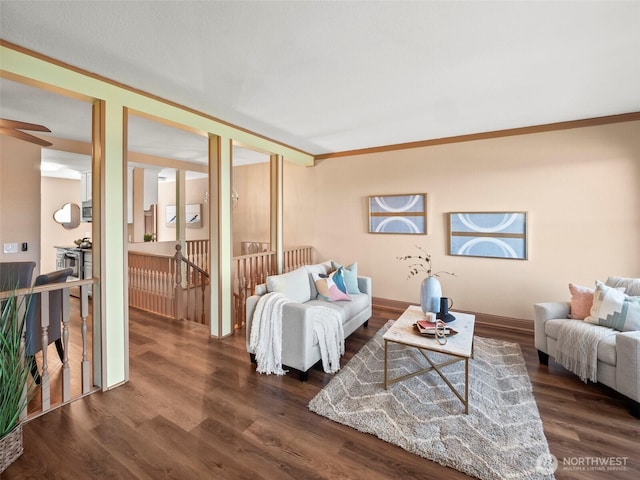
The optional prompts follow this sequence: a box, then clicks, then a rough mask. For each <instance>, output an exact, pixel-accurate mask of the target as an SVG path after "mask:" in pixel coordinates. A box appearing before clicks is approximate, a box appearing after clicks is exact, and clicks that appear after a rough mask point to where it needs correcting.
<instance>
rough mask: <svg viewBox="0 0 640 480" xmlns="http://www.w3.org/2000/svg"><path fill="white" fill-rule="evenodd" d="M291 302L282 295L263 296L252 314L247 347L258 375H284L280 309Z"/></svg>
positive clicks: (268, 294) (276, 293)
mask: <svg viewBox="0 0 640 480" xmlns="http://www.w3.org/2000/svg"><path fill="white" fill-rule="evenodd" d="M290 302H293V300H289V299H288V298H286V297H285V296H284V295H283V294H282V293H278V292H271V293H267V294H266V295H263V296H262V297H261V298H260V300H258V304H257V305H256V310H255V312H253V320H252V323H251V336H250V337H249V346H250V347H251V350H253V352H254V353H255V355H256V361H257V363H258V368H257V369H256V370H257V371H258V372H260V373H266V374H271V373H274V374H276V375H284V374H285V373H287V372H286V370H283V369H282V307H283V306H284V305H285V304H287V303H290Z"/></svg>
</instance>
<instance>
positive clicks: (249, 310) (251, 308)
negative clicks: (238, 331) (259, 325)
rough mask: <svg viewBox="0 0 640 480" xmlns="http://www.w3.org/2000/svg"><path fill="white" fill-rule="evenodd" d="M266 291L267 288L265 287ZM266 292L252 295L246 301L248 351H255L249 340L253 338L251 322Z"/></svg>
mask: <svg viewBox="0 0 640 480" xmlns="http://www.w3.org/2000/svg"><path fill="white" fill-rule="evenodd" d="M256 291H257V290H256ZM265 291H266V289H265ZM262 295H264V294H257V295H251V296H250V297H249V298H247V300H246V301H245V306H244V312H245V317H244V318H245V337H246V342H247V352H249V353H254V352H253V350H251V347H250V346H249V342H250V339H251V324H252V322H253V312H255V311H256V306H257V305H258V302H259V301H260V297H262Z"/></svg>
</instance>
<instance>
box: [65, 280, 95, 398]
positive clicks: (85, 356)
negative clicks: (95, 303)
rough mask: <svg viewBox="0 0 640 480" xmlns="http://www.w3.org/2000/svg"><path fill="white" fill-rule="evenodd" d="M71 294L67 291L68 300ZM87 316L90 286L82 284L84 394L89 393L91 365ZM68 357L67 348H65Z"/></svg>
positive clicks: (81, 314)
mask: <svg viewBox="0 0 640 480" xmlns="http://www.w3.org/2000/svg"><path fill="white" fill-rule="evenodd" d="M68 300H69V294H68V292H67V302H68ZM87 318H89V287H88V286H86V285H81V286H80V319H81V322H82V323H81V327H80V329H81V332H82V394H83V395H84V394H86V393H89V390H90V388H91V385H90V373H91V365H90V364H89V355H88V353H87ZM65 357H66V349H65Z"/></svg>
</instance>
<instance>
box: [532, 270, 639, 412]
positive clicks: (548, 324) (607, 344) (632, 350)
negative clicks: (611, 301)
mask: <svg viewBox="0 0 640 480" xmlns="http://www.w3.org/2000/svg"><path fill="white" fill-rule="evenodd" d="M605 285H607V286H609V287H615V288H619V287H624V288H625V289H626V293H627V294H628V295H630V296H639V295H640V279H633V278H620V277H609V279H608V280H607V282H606V283H605ZM534 309H535V324H534V336H535V346H536V348H537V350H538V358H539V360H540V363H542V364H543V365H547V364H548V361H549V357H552V358H554V357H555V356H556V346H557V340H558V332H559V330H560V325H561V324H562V323H563V322H582V321H583V320H579V319H571V318H569V317H570V315H571V302H547V303H537V304H535V306H534ZM597 356H598V370H597V381H598V382H599V383H602V384H604V385H607V386H608V387H611V388H613V389H614V390H616V391H618V392H620V393H622V394H623V395H625V396H627V397H628V398H629V399H630V401H631V403H630V412H631V414H632V415H633V416H634V417H637V418H640V403H639V402H640V331H620V332H616V333H615V334H614V335H610V336H607V337H605V338H603V339H602V340H600V342H599V343H598V347H597Z"/></svg>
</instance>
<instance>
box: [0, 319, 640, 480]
mask: <svg viewBox="0 0 640 480" xmlns="http://www.w3.org/2000/svg"><path fill="white" fill-rule="evenodd" d="M395 317H397V314H395ZM395 317H394V314H390V313H389V312H384V311H381V310H379V309H378V310H377V311H376V312H375V315H374V317H373V318H372V319H371V320H370V322H369V328H360V329H358V330H357V331H356V332H355V333H354V334H353V335H351V337H349V339H348V341H347V345H346V347H347V352H346V354H345V356H344V358H343V362H342V364H343V365H344V364H345V363H346V362H347V361H348V360H349V359H350V358H351V357H352V356H353V355H354V354H355V353H356V352H357V351H358V350H359V349H360V348H361V347H362V346H363V345H364V344H365V343H366V342H367V341H368V340H369V339H370V338H371V337H372V336H373V335H374V334H375V332H376V331H377V330H378V329H379V328H380V327H381V326H382V325H383V324H384V323H386V321H387V319H388V318H395ZM203 328H204V327H202V326H201V325H195V324H189V323H186V322H176V321H171V320H166V319H163V318H160V317H155V316H153V315H149V314H147V313H142V312H140V311H136V310H131V318H130V347H131V360H130V362H131V380H130V382H128V383H127V384H125V385H123V386H121V387H118V388H115V389H113V390H111V391H108V392H105V393H96V394H94V395H91V396H89V397H86V398H83V399H80V400H78V401H76V402H74V403H72V404H70V405H66V406H64V407H62V408H61V409H58V410H56V411H54V412H53V413H50V414H47V415H45V416H42V417H40V418H36V419H34V420H32V421H30V422H29V423H28V424H26V425H25V427H24V444H25V452H24V454H23V455H22V456H21V457H20V459H19V460H18V461H17V462H16V463H14V464H13V465H12V466H11V467H9V469H8V470H7V471H5V472H4V473H3V474H2V479H3V480H13V479H43V478H46V479H74V480H75V479H102V478H109V479H154V480H155V479H164V478H168V479H180V480H185V479H199V478H202V479H252V480H255V479H295V480H299V479H366V480H376V479H403V480H406V479H463V478H468V477H467V476H466V475H464V474H462V473H460V472H457V471H455V470H452V469H449V468H445V467H442V466H440V465H438V464H435V463H433V462H430V461H428V460H425V459H422V458H420V457H417V456H415V455H412V454H410V453H408V452H405V451H404V450H402V449H400V448H398V447H395V446H393V445H389V444H387V443H385V442H383V441H381V440H378V439H377V438H375V437H373V436H371V435H367V434H363V433H360V432H357V431H355V430H352V429H350V428H348V427H345V426H343V425H339V424H337V423H333V422H331V421H329V420H327V419H324V418H322V417H319V416H317V415H315V414H314V413H311V412H310V411H309V410H308V409H307V403H308V402H309V400H311V398H313V397H314V396H315V395H316V393H318V392H319V391H320V390H321V389H322V387H323V386H324V385H326V384H327V383H328V382H329V380H330V378H331V376H330V375H327V374H325V373H324V372H323V371H322V369H321V368H316V369H313V370H312V371H311V372H310V375H309V381H308V382H306V383H301V382H299V381H298V379H297V375H295V374H290V375H287V376H285V377H276V376H272V375H270V376H266V375H259V374H257V373H256V372H255V370H254V367H253V365H251V364H250V363H249V359H248V354H247V353H246V351H245V340H244V331H239V332H238V333H237V334H236V335H234V336H233V337H230V338H228V339H225V340H222V341H218V340H212V339H209V338H208V337H207V335H206V331H203ZM476 334H477V335H480V336H484V337H493V338H500V339H504V340H508V341H513V342H518V343H520V345H521V347H522V351H523V354H524V357H525V360H526V362H527V367H528V370H529V376H530V378H531V381H532V383H533V385H534V393H535V397H536V401H537V403H538V408H539V410H540V414H541V417H542V420H543V424H544V429H545V434H546V436H547V439H548V441H549V447H550V450H551V453H553V454H554V455H556V456H557V457H558V459H559V460H560V462H561V465H560V467H559V470H558V471H557V472H556V478H558V479H605V478H606V479H636V478H640V420H637V419H635V418H633V417H632V416H630V415H629V413H628V411H627V404H626V401H625V400H624V398H623V397H621V396H620V395H618V394H616V393H615V392H613V391H612V390H611V389H609V388H607V387H604V386H601V385H593V384H589V385H585V384H584V383H582V382H581V381H580V380H579V379H577V378H576V377H575V376H574V375H572V374H570V373H568V372H566V371H565V370H564V369H563V368H562V367H560V366H558V365H556V364H554V363H553V362H550V365H549V367H546V366H541V365H539V364H538V359H537V355H536V352H535V349H534V348H533V337H532V335H530V334H528V333H518V332H513V331H508V330H502V329H497V328H492V327H485V326H483V325H477V326H476ZM591 457H598V458H601V457H616V458H619V457H627V460H626V469H625V470H616V471H611V470H610V471H599V470H588V469H586V468H584V467H583V468H580V465H577V463H579V462H581V461H582V462H585V461H589V460H584V459H587V458H591ZM563 459H575V460H571V461H573V462H576V464H575V465H573V466H572V468H573V470H570V469H568V468H567V467H563V465H562V462H563ZM580 459H582V460H580Z"/></svg>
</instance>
